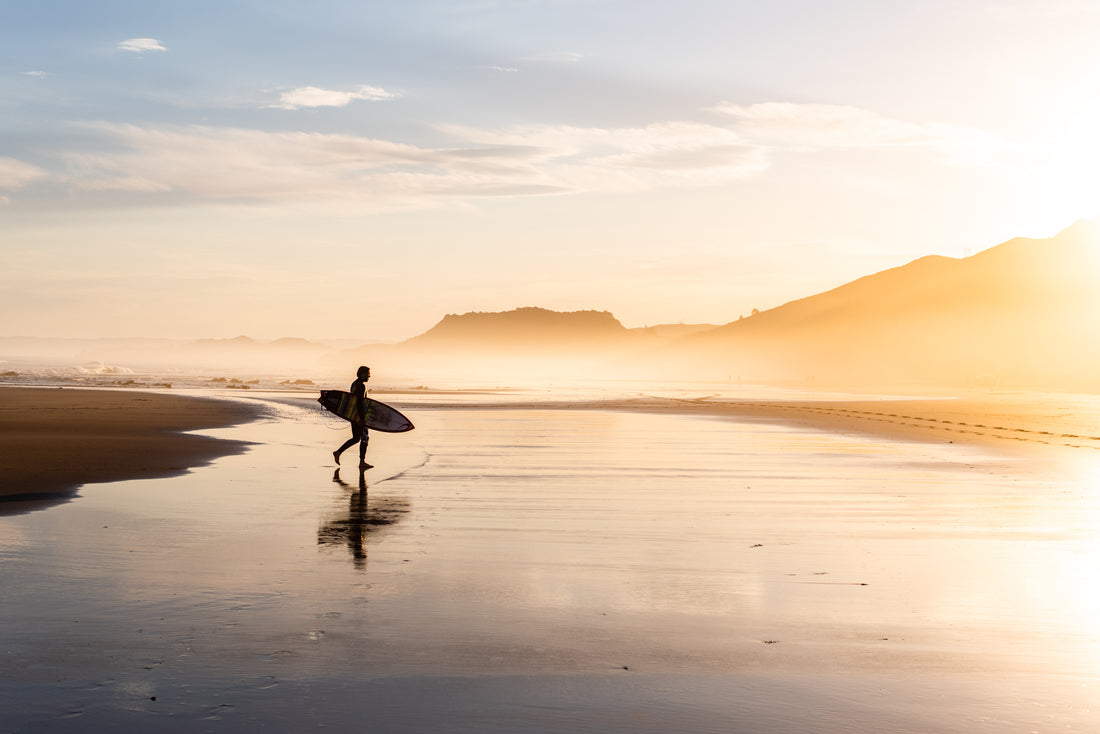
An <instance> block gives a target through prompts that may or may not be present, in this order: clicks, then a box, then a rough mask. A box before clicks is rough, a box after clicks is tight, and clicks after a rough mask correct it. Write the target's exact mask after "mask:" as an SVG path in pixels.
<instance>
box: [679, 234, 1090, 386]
mask: <svg viewBox="0 0 1100 734" xmlns="http://www.w3.org/2000/svg"><path fill="white" fill-rule="evenodd" d="M1098 279H1100V227H1098V225H1097V223H1096V222H1088V221H1083V222H1079V223H1077V224H1076V225H1074V226H1073V227H1070V228H1069V229H1067V230H1065V231H1064V232H1062V233H1060V234H1058V235H1057V236H1055V237H1052V238H1050V239H1045V240H1033V239H1024V238H1021V239H1015V240H1010V241H1008V242H1005V243H1003V244H1001V245H998V246H996V247H992V248H990V249H988V250H985V251H983V252H979V253H978V254H976V255H974V256H972V257H968V258H963V259H954V258H948V257H938V256H932V257H924V258H921V259H919V260H916V261H914V262H911V263H909V264H908V265H905V266H902V267H899V268H893V269H891V270H885V271H882V272H880V273H875V274H874V275H869V276H866V277H864V278H860V279H859V280H856V281H853V282H851V283H848V284H846V285H843V286H841V287H839V288H836V289H834V290H831V291H828V292H826V293H821V294H818V295H815V296H811V297H808V298H803V299H800V300H797V301H792V302H790V303H787V304H784V305H782V306H779V307H778V308H774V309H771V310H769V311H763V312H760V313H758V314H755V315H753V316H751V317H749V318H746V319H742V320H739V321H735V322H732V323H729V324H726V325H725V326H722V327H719V328H717V329H714V330H711V331H709V332H705V333H703V334H698V335H694V336H689V337H686V338H685V339H684V340H682V341H681V347H682V349H683V350H684V353H685V354H686V355H690V361H691V364H692V365H694V366H696V367H702V366H706V367H709V368H711V370H712V371H713V372H714V373H716V374H717V373H725V374H726V375H744V376H746V377H748V378H749V379H807V378H810V379H822V380H828V381H833V382H854V381H861V382H864V381H871V380H873V381H879V382H897V381H903V382H911V381H919V382H928V383H939V384H946V383H951V384H958V383H962V382H968V381H969V382H973V381H975V380H980V381H984V382H997V383H1000V384H1013V385H1027V386H1035V387H1049V388H1057V389H1067V388H1068V389H1093V388H1100V375H1094V372H1096V366H1097V365H1098V364H1100V339H1098V337H1100V295H1098V294H1100V288H1098V287H1097V282H1098Z"/></svg>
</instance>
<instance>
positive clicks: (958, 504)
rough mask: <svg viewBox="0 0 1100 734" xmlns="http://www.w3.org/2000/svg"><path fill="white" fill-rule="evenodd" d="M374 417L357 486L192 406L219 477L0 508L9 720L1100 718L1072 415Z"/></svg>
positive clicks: (418, 727) (513, 411)
mask: <svg viewBox="0 0 1100 734" xmlns="http://www.w3.org/2000/svg"><path fill="white" fill-rule="evenodd" d="M9 392H18V391H4V396H5V399H7V397H6V396H7V394H8V393H9ZM123 397H125V398H128V399H129V400H130V401H133V402H131V403H130V407H125V406H120V405H119V404H118V402H117V401H118V400H119V399H120V398H119V397H118V396H117V395H116V394H114V393H110V392H105V393H102V394H101V393H92V392H90V391H89V392H88V393H87V399H88V400H89V401H90V402H89V405H90V406H95V405H96V401H97V400H99V401H102V402H101V403H99V410H100V413H101V414H102V415H104V416H110V415H112V414H113V415H114V417H112V418H105V419H107V420H114V421H117V420H118V413H119V412H126V413H128V414H129V415H130V417H131V418H133V419H135V420H133V422H132V424H131V428H130V429H129V430H132V429H133V428H134V427H136V426H141V425H143V423H142V419H140V418H138V415H139V414H138V412H137V410H139V409H140V406H141V405H142V403H141V402H139V401H138V398H149V397H151V396H150V395H148V394H140V393H133V394H132V395H129V394H128V395H125V396H123ZM152 397H158V398H159V397H163V398H164V399H166V400H169V401H171V403H173V404H174V403H176V401H177V400H178V398H174V397H173V396H152ZM385 399H386V401H387V402H390V403H391V404H394V405H395V406H398V407H400V408H401V409H402V410H404V411H405V412H406V413H407V414H409V415H410V416H411V417H413V419H414V422H415V423H416V425H417V429H416V430H415V431H414V432H412V433H410V434H401V435H386V434H375V436H374V437H373V438H372V442H371V450H370V458H371V461H372V463H374V464H375V467H376V468H375V469H372V470H370V471H369V472H367V473H365V474H363V475H359V473H358V472H356V471H354V470H349V469H348V468H337V467H336V466H334V465H333V464H332V462H331V455H330V452H331V449H332V448H333V447H334V446H335V445H338V444H339V443H340V442H341V441H342V440H343V438H344V434H343V432H340V431H336V430H330V429H329V428H328V427H327V426H326V424H325V422H324V421H323V420H322V417H321V415H320V414H319V413H318V412H317V410H316V406H315V404H312V400H311V397H310V396H307V395H301V396H290V397H287V396H283V397H279V398H278V399H277V400H271V399H262V398H261V399H257V400H254V401H253V402H254V403H255V405H253V406H251V407H249V406H248V405H245V406H244V407H242V406H240V405H237V404H230V405H229V406H227V407H225V406H223V407H224V409H225V410H227V411H228V414H225V413H222V414H219V415H210V414H207V413H204V412H202V410H199V407H200V403H195V404H194V405H191V407H190V408H189V410H191V411H196V410H197V411H198V413H195V412H191V413H189V414H188V415H187V416H186V420H185V421H184V424H185V425H192V426H193V425H195V424H197V425H206V426H218V425H220V426H223V427H218V428H207V429H205V430H202V431H201V432H200V437H201V438H203V439H204V440H205V441H210V442H214V443H215V444H218V445H221V447H220V448H218V449H216V452H217V453H219V454H220V457H219V458H214V456H213V453H214V452H213V451H211V452H209V453H206V454H204V455H202V456H201V458H195V459H192V460H193V461H198V462H200V463H204V462H209V463H205V465H201V466H199V465H196V466H194V467H193V468H192V469H191V470H190V471H189V472H188V473H178V472H173V473H175V475H174V476H160V478H151V477H149V476H142V475H136V474H130V475H128V476H129V477H130V478H129V479H126V480H124V481H107V482H102V483H97V484H89V485H85V486H84V487H83V488H82V489H81V490H80V493H79V496H78V497H77V498H76V499H75V500H74V501H70V502H67V503H65V504H60V505H55V506H50V507H47V508H45V509H39V510H36V511H33V512H20V513H17V514H8V515H5V516H0V538H2V540H0V582H2V583H3V586H4V588H5V589H6V590H7V591H6V593H5V594H4V595H3V597H2V599H0V615H2V616H3V618H4V619H5V620H7V622H8V623H7V625H6V627H7V630H8V631H7V632H6V633H5V637H6V639H5V645H4V649H3V651H2V652H3V655H2V656H0V676H2V677H3V679H4V680H5V681H7V684H6V685H5V686H4V687H3V688H2V689H0V729H2V730H3V731H82V732H83V731H105V730H108V729H120V728H121V729H123V730H135V729H140V728H152V727H155V728H156V729H157V730H161V731H194V730H196V729H201V730H204V731H234V732H237V731H259V730H265V729H270V728H271V727H275V726H277V727H279V728H283V729H293V730H296V731H299V730H312V729H321V728H326V729H331V728H333V727H337V726H339V727H344V728H347V727H357V726H363V727H366V726H369V728H370V729H371V730H377V731H387V732H422V731H454V732H467V731H469V732H473V731H479V732H483V731H490V732H491V731H501V732H503V731H521V732H589V731H601V732H627V731H630V732H667V731H685V732H790V731H813V732H847V731H883V732H886V731H889V732H932V731H935V732H1031V731H1055V730H1057V731H1090V730H1096V728H1097V727H1098V726H1100V719H1098V718H1097V717H1098V714H1097V713H1096V711H1097V710H1098V709H1097V707H1096V705H1095V703H1096V700H1095V691H1096V690H1097V687H1098V686H1100V666H1098V664H1097V661H1098V660H1100V642H1098V640H1100V626H1098V625H1097V622H1096V620H1097V619H1100V613H1098V612H1100V597H1097V595H1096V594H1094V593H1093V592H1092V591H1091V590H1092V589H1094V588H1096V587H1097V584H1096V578H1095V575H1096V571H1095V569H1096V568H1097V567H1098V565H1100V564H1097V563H1096V561H1097V559H1098V558H1100V556H1098V555H1097V554H1098V552H1100V551H1098V549H1097V545H1096V538H1097V537H1100V535H1098V532H1100V494H1098V492H1097V488H1096V485H1095V483H1094V479H1093V477H1095V476H1096V473H1095V471H1094V468H1093V465H1094V463H1095V462H1096V461H1097V457H1095V456H1094V453H1095V450H1094V449H1093V448H1091V444H1090V443H1088V442H1089V441H1092V440H1094V439H1092V438H1090V437H1091V436H1095V435H1097V433H1096V432H1095V431H1094V430H1092V429H1091V426H1092V425H1093V423H1092V421H1093V419H1094V416H1095V413H1093V412H1092V407H1091V402H1090V401H1089V400H1087V399H1075V398H1071V397H1068V396H1064V397H1061V398H1054V397H1051V398H1049V400H1048V401H1047V402H1044V401H1043V400H1042V399H1039V398H1037V397H1035V396H1008V397H1004V398H1002V397H997V398H996V399H994V400H992V401H991V402H989V403H986V404H985V407H979V406H980V405H981V404H982V403H981V401H976V400H972V399H968V400H960V401H949V400H943V401H923V400H912V401H904V402H900V401H883V400H874V399H867V400H853V401H836V400H829V401H821V402H817V403H815V402H814V401H802V400H796V401H759V400H751V399H750V400H741V401H729V400H723V401H715V400H714V399H713V398H708V397H706V396H700V397H699V398H682V399H669V398H661V399H647V400H643V401H639V400H638V399H636V398H630V399H621V400H620V399H611V400H605V401H600V403H601V404H596V401H589V402H587V403H586V404H583V405H582V404H563V403H560V402H559V403H557V404H543V405H539V404H538V403H537V401H529V402H528V401H518V402H514V403H513V404H511V405H500V404H496V405H491V404H488V403H484V404H482V403H478V402H477V401H476V400H468V401H467V402H466V403H465V404H460V403H456V402H454V401H452V402H450V403H449V404H447V401H446V400H445V399H444V398H443V397H440V396H432V395H430V394H429V395H413V394H405V395H402V394H393V395H387V396H386V397H385ZM112 401H114V402H112ZM183 402H184V403H188V404H190V403H191V402H192V401H187V400H184V401H183ZM719 402H720V404H719ZM206 403H213V407H214V409H215V411H217V410H218V409H219V406H218V404H217V403H216V402H215V401H203V402H202V403H201V407H202V409H203V410H205V408H206V407H210V406H208V405H206ZM992 403H996V404H997V405H999V406H1000V407H999V408H997V411H996V412H994V411H993V409H992V407H991V406H992ZM166 405H168V403H166ZM108 406H112V407H110V408H108ZM131 409H133V412H131ZM96 410H97V408H95V407H90V408H89V415H95V414H96ZM242 410H243V411H245V412H246V413H247V412H251V414H252V415H254V416H257V418H256V420H253V421H252V422H250V423H246V424H240V425H236V424H238V423H239V422H240V420H242V417H246V416H245V414H244V413H241V412H240V411H242ZM186 421H191V423H187V422H186ZM963 424H966V425H963ZM89 425H91V423H89ZM144 425H145V427H146V428H147V429H148V428H153V427H155V428H157V430H163V429H164V426H163V425H160V424H154V425H150V424H144ZM170 427H171V428H174V429H175V430H179V429H180V428H182V427H184V426H183V425H180V424H179V422H176V423H173V424H172V426H170ZM42 430H46V429H42ZM46 432H47V434H48V430H47V431H46ZM1016 434H1019V435H1021V436H1024V437H1025V438H1028V439H1029V440H1027V441H1020V440H1017V439H1016V438H1014V436H1015V435H1016ZM193 436H194V434H191V433H187V434H185V435H184V437H183V439H182V440H187V439H189V438H192V437H193ZM1032 437H1033V438H1034V439H1035V440H1034V441H1032V440H1030V439H1031V438H1032ZM176 440H181V439H180V438H178V437H177V438H175V439H172V441H176ZM1043 441H1045V442H1046V443H1042V442H1043ZM126 442H127V440H122V441H121V444H126ZM232 442H248V445H247V446H243V447H242V445H241V444H240V443H232ZM1032 444H1034V446H1032ZM1081 446H1085V447H1084V448H1082V447H1081ZM240 448H244V450H243V451H241V450H240ZM1032 448H1037V449H1038V451H1037V452H1036V451H1032ZM100 450H101V451H103V452H104V453H107V452H109V451H110V444H109V443H104V444H102V445H101V447H100ZM151 452H152V450H151V449H150V450H149V453H151ZM196 457H198V455H196ZM165 461H167V459H166V458H165V457H164V456H161V457H159V458H158V459H157V461H156V463H157V465H163V464H164V463H165ZM175 461H180V459H179V458H178V457H177V458H176V459H175ZM127 463H128V462H127V461H122V464H123V466H125V465H126V464H127ZM177 469H178V466H177ZM158 474H159V472H158ZM118 478H119V479H122V477H118Z"/></svg>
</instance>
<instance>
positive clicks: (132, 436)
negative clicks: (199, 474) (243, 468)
mask: <svg viewBox="0 0 1100 734" xmlns="http://www.w3.org/2000/svg"><path fill="white" fill-rule="evenodd" d="M260 412H261V408H260V407H258V406H250V405H245V404H243V403H239V402H234V401H230V400H219V399H216V398H205V397H193V396H188V395H165V394H162V393H154V392H142V391H136V390H135V391H130V390H102V389H90V390H86V389H80V388H69V387H65V388H61V387H55V388H46V387H9V386H0V512H4V511H10V510H15V509H22V508H16V507H14V505H21V504H23V503H24V502H27V501H31V502H33V501H42V500H45V501H57V500H61V499H66V498H68V497H70V496H72V495H73V494H75V492H76V491H77V490H78V489H79V488H80V487H82V486H84V485H86V484H98V483H103V482H114V481H122V480H127V479H147V478H154V477H168V476H174V475H178V474H182V473H185V472H187V471H189V470H190V469H192V468H195V467H198V466H203V465H206V464H209V463H210V462H211V461H213V460H214V459H217V458H219V457H222V456H227V455H231V454H236V453H241V452H243V451H244V450H245V449H246V447H247V446H248V445H249V444H248V443H247V442H245V441H234V440H225V439H218V438H211V437H209V436H197V435H192V434H189V433H186V432H188V431H198V430H204V429H211V428H225V427H229V426H234V425H239V424H241V423H247V422H250V421H252V420H255V418H256V417H257V416H258V415H259V414H260Z"/></svg>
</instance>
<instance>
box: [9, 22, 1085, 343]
mask: <svg viewBox="0 0 1100 734" xmlns="http://www.w3.org/2000/svg"><path fill="white" fill-rule="evenodd" d="M1098 129H1100V0H1097V1H1091V0H1090V1H1088V2H1085V1H1082V0H1045V1H1044V2H1041V3H1040V2H1035V1H1034V0H949V1H948V0H943V1H941V0H921V2H916V3H890V2H881V0H773V1H772V2H766V3H762V2H759V1H758V0H753V1H752V2H747V1H745V2H743V1H742V0H676V1H675V2H672V1H671V0H667V1H664V0H662V1H658V0H451V1H431V0H403V2H400V3H396V2H391V1H386V2H373V1H370V0H355V1H353V0H340V1H326V0H318V1H316V2H311V3H302V2H291V1H288V0H248V1H244V0H216V2H215V1H208V0H192V1H191V2H187V3H178V2H163V1H160V0H126V1H122V0H97V2H94V3H89V2H87V1H86V0H79V1H64V2H62V1H55V0H36V1H35V2H14V1H12V0H8V1H5V2H0V256H2V260H3V268H0V314H3V316H2V318H0V336H16V335H33V336H49V337H101V336H102V337H137V336H148V337H166V338H199V337H233V336H237V335H241V334H246V335H249V336H252V337H254V338H258V339H274V338H279V337H285V336H296V337H305V338H310V339H317V340H325V339H349V340H356V341H363V342H368V341H384V340H400V339H405V338H408V337H411V336H414V335H416V334H418V333H421V332H423V331H425V330H427V329H428V328H430V327H431V326H432V325H433V324H434V323H436V322H437V321H438V320H439V319H440V318H442V317H443V316H444V315H445V314H448V313H465V312H468V311H502V310H509V309H512V308H517V307H521V306H541V307H545V308H551V309H555V310H564V311H572V310H580V309H596V310H608V311H611V312H612V313H614V314H615V315H616V316H617V317H618V318H619V319H620V321H622V322H623V324H624V325H626V326H628V327H636V326H646V325H654V324H660V323H715V324H721V323H726V322H729V321H732V320H735V319H736V318H738V316H740V315H743V314H748V313H749V312H751V310H752V309H754V308H759V309H761V310H763V309H767V308H772V307H775V306H778V305H781V304H782V303H784V302H787V301H790V300H793V299H796V298H801V297H805V296H808V295H812V294H814V293H818V292H822V291H825V290H828V289H831V288H834V287H836V286H839V285H841V284H843V283H845V282H847V281H850V280H853V279H855V278H858V277H861V276H863V275H867V274H870V273H873V272H876V271H879V270H883V269H885V268H889V267H895V266H899V265H903V264H905V263H906V262H909V261H911V260H913V259H916V258H918V257H922V256H924V255H930V254H940V255H949V256H952V257H963V256H965V255H967V254H972V253H974V252H977V251H980V250H983V249H986V248H988V247H992V246H994V245H996V244H998V243H1000V242H1003V241H1005V240H1008V239H1011V238H1013V237H1017V236H1028V237H1048V236H1052V235H1054V234H1056V233H1057V232H1058V231H1060V230H1062V229H1064V228H1066V227H1068V226H1070V225H1071V224H1072V223H1073V222H1074V221H1076V220H1078V219H1082V218H1091V217H1095V216H1096V215H1097V214H1098V213H1100V136H1097V135H1096V134H1095V131H1096V130H1098Z"/></svg>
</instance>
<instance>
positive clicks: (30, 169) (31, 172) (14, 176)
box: [0, 158, 46, 191]
mask: <svg viewBox="0 0 1100 734" xmlns="http://www.w3.org/2000/svg"><path fill="white" fill-rule="evenodd" d="M45 175H46V172H45V171H43V170H42V169H41V168H38V167H37V166H32V165H31V164H30V163H24V162H23V161H18V160H16V159H14V158H0V189H3V190H7V191H12V190H15V189H21V188H23V187H24V186H26V185H27V184H29V183H30V182H31V181H34V180H35V179H38V178H42V177H43V176H45Z"/></svg>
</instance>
